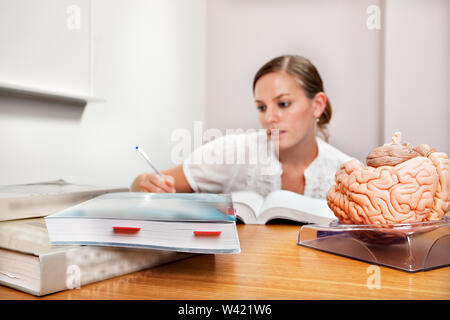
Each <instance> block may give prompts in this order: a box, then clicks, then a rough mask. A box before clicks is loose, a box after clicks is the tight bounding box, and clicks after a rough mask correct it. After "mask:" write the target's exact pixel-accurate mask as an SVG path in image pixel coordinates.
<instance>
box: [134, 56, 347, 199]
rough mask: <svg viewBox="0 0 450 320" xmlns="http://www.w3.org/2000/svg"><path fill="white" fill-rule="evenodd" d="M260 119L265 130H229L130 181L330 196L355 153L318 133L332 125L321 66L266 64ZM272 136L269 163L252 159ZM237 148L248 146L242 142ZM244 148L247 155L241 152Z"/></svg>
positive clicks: (296, 61)
mask: <svg viewBox="0 0 450 320" xmlns="http://www.w3.org/2000/svg"><path fill="white" fill-rule="evenodd" d="M253 94H254V97H255V104H256V109H257V112H258V120H259V123H260V124H261V127H262V128H263V129H264V131H262V132H261V131H260V132H253V133H246V134H236V135H226V136H223V137H220V138H218V139H216V140H213V141H211V142H208V143H206V144H204V145H202V146H201V147H199V148H197V149H196V150H194V152H193V153H192V154H191V155H190V156H189V157H188V158H187V159H185V160H184V161H183V163H182V164H180V165H178V166H176V167H174V168H171V169H168V170H164V171H162V175H163V177H161V176H160V175H158V174H156V173H143V174H141V175H139V176H138V177H137V178H136V179H135V180H134V181H133V183H132V186H131V191H135V192H141V191H142V192H180V193H184V192H205V193H230V192H232V191H240V190H252V191H256V192H258V193H260V194H261V195H263V196H266V195H267V194H268V193H269V192H271V191H275V190H280V189H283V190H289V191H293V192H296V193H299V194H303V195H305V196H309V197H313V198H322V199H324V198H325V196H326V193H327V191H328V189H329V188H330V187H331V186H332V185H333V184H334V174H335V172H336V171H337V170H338V169H339V168H340V166H341V164H343V163H344V162H347V161H349V160H351V157H349V156H348V155H346V154H344V153H343V152H341V151H339V150H337V149H336V148H334V147H332V146H331V145H329V144H328V143H327V142H325V141H324V140H322V139H321V138H319V137H317V135H316V133H317V130H319V131H320V132H321V133H322V135H323V136H324V138H325V140H326V141H327V140H328V134H327V131H326V125H327V124H328V123H329V121H330V119H331V114H332V111H331V104H330V102H329V100H328V98H327V96H326V94H325V93H324V89H323V84H322V79H321V77H320V75H319V73H318V71H317V69H316V68H315V66H314V65H313V64H312V63H311V62H310V61H309V60H308V59H305V58H304V57H300V56H293V55H285V56H280V57H277V58H275V59H273V60H271V61H269V62H267V63H266V64H265V65H264V66H262V67H261V69H260V70H259V71H258V72H257V73H256V75H255V77H254V81H253ZM261 135H264V136H265V137H264V138H266V139H265V141H267V144H268V148H269V149H270V150H271V152H269V155H270V156H269V157H268V161H262V162H258V163H253V162H251V161H249V154H251V151H250V152H249V148H251V146H254V145H255V144H258V143H260V141H264V139H263V140H261V139H260V138H261ZM236 146H244V147H243V148H242V147H236ZM205 153H209V154H215V153H222V154H224V158H227V159H244V160H245V161H234V162H233V161H231V162H230V163H229V162H220V163H202V162H198V161H195V159H202V155H204V154H205ZM241 153H246V154H245V155H242V154H241Z"/></svg>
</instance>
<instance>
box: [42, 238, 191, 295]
mask: <svg viewBox="0 0 450 320" xmlns="http://www.w3.org/2000/svg"><path fill="white" fill-rule="evenodd" d="M193 255H194V254H190V253H180V252H173V251H162V250H147V249H128V248H112V247H94V246H83V247H79V248H73V249H70V250H67V251H65V252H58V253H53V254H47V255H43V256H41V257H40V259H41V291H40V294H39V295H46V294H50V293H54V292H58V291H63V290H67V289H79V288H81V287H82V286H83V285H87V284H90V283H94V282H98V281H101V280H106V279H110V278H113V277H117V276H121V275H124V274H128V273H132V272H136V271H140V270H144V269H148V268H152V267H156V266H159V265H162V264H165V263H169V262H173V261H176V260H180V259H185V258H188V257H191V256H193Z"/></svg>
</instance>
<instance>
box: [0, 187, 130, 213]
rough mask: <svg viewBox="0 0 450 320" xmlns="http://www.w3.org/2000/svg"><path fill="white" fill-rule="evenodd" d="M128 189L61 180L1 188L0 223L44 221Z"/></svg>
mask: <svg viewBox="0 0 450 320" xmlns="http://www.w3.org/2000/svg"><path fill="white" fill-rule="evenodd" d="M120 191H128V188H120V187H101V186H91V185H82V184H74V183H69V182H67V181H64V180H62V179H59V180H55V181H46V182H37V183H29V184H16V185H6V186H0V221H5V220H14V219H24V218H34V217H43V216H46V215H48V214H51V213H55V212H58V211H60V210H62V209H64V208H67V207H70V206H73V205H75V204H77V203H80V202H83V201H86V200H89V199H91V198H93V197H96V196H99V195H101V194H104V193H107V192H120Z"/></svg>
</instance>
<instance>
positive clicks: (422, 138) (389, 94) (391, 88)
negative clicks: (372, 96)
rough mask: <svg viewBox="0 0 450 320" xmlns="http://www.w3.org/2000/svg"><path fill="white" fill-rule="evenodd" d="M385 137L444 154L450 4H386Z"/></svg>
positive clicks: (415, 0) (449, 149) (449, 137)
mask: <svg viewBox="0 0 450 320" xmlns="http://www.w3.org/2000/svg"><path fill="white" fill-rule="evenodd" d="M386 10H387V15H386V30H387V34H386V67H385V68H386V82H385V83H386V101H385V105H386V108H385V109H386V112H385V136H386V137H387V138H389V137H390V136H392V134H393V133H394V132H395V131H401V132H402V134H403V140H405V141H408V142H410V143H412V144H414V145H418V144H421V143H427V144H429V145H431V146H433V147H434V148H435V149H437V150H439V151H444V152H446V153H447V154H450V126H449V123H450V1H448V0H431V1H425V0H396V1H387V2H386Z"/></svg>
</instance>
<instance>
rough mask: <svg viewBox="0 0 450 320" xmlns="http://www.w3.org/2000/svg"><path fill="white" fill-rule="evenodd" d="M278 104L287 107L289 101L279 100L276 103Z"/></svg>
mask: <svg viewBox="0 0 450 320" xmlns="http://www.w3.org/2000/svg"><path fill="white" fill-rule="evenodd" d="M278 105H279V106H280V107H282V108H286V107H289V105H290V103H289V101H281V102H279V103H278Z"/></svg>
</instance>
